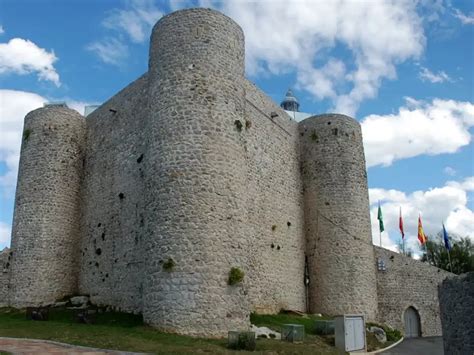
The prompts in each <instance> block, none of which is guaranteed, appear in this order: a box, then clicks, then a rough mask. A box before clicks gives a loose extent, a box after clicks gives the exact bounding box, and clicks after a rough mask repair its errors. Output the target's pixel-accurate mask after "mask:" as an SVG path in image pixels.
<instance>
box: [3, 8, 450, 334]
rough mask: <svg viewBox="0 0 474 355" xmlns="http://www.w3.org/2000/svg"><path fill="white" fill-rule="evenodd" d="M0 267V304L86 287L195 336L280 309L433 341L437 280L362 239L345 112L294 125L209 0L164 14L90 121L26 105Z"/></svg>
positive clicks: (367, 232) (359, 176)
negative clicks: (136, 69) (255, 79)
mask: <svg viewBox="0 0 474 355" xmlns="http://www.w3.org/2000/svg"><path fill="white" fill-rule="evenodd" d="M296 110H297V107H296ZM0 263H1V264H0V266H1V265H3V268H1V269H0V306H13V307H25V306H34V305H48V304H52V303H54V302H55V301H56V300H58V299H60V298H62V297H64V296H66V295H72V294H85V295H89V296H90V298H91V301H92V302H93V303H95V304H98V305H109V306H113V307H116V308H119V309H121V310H123V311H128V312H135V313H142V314H143V317H144V320H145V322H147V323H148V324H150V325H152V326H154V327H156V328H158V329H162V330H165V331H171V332H177V333H182V334H189V335H195V336H222V335H225V334H226V333H227V331H228V330H232V329H234V330H235V329H242V328H247V327H248V326H249V315H250V313H251V312H259V313H276V312H279V311H280V310H281V309H292V310H299V311H303V312H312V313H323V314H329V315H336V314H343V313H362V314H364V315H365V316H366V319H367V320H374V321H380V322H384V323H387V324H389V325H391V326H393V327H395V328H399V329H402V330H404V329H405V322H406V320H407V318H406V317H407V312H414V313H415V314H416V317H419V318H418V322H419V327H421V329H418V332H417V333H416V334H415V333H414V334H413V336H416V335H420V334H422V335H423V336H428V335H438V334H440V332H441V324H440V320H439V305H438V295H437V284H438V283H439V282H440V281H441V280H442V279H443V278H444V277H445V276H446V275H448V274H449V273H447V272H444V271H442V270H439V269H437V268H434V267H432V266H430V265H428V264H425V263H421V262H418V261H416V260H412V259H410V258H406V257H404V256H401V255H399V254H396V253H392V252H390V251H388V250H385V249H382V248H378V247H374V246H373V245H372V238H371V226H370V215H369V199H368V188H367V174H366V166H365V158H364V150H363V145H362V135H361V128H360V125H359V123H358V122H357V121H356V120H354V119H352V118H350V117H347V116H344V115H339V114H325V115H317V116H312V117H309V118H306V119H304V120H303V121H301V122H296V121H295V120H293V119H292V118H291V117H290V116H289V115H288V114H287V112H285V110H283V109H282V108H281V107H279V106H278V105H277V104H275V103H274V102H272V100H270V99H269V98H268V97H267V96H266V95H265V94H264V93H263V92H262V91H260V90H259V89H258V88H257V87H256V86H255V85H253V84H252V83H251V82H250V81H248V80H247V79H246V78H245V76H244V34H243V32H242V30H241V28H240V27H239V26H238V25H237V24H236V23H235V22H234V21H233V20H231V19H230V18H228V17H226V16H224V15H223V14H220V13H218V12H216V11H214V10H209V9H188V10H182V11H178V12H174V13H172V14H169V15H167V16H165V17H163V18H162V19H161V20H160V21H159V22H158V23H157V24H156V25H155V27H154V29H153V32H152V35H151V44H150V59H149V70H148V72H147V73H145V74H144V75H143V76H141V77H140V78H139V79H137V80H136V81H134V82H133V83H131V84H130V85H129V86H127V87H126V88H125V89H123V90H122V91H120V92H119V93H118V94H116V95H115V96H114V97H112V98H111V99H110V100H108V101H107V102H106V103H104V104H103V105H101V106H100V107H99V108H98V109H97V110H95V111H94V112H93V113H91V114H90V115H89V116H87V118H85V117H83V116H82V115H80V114H79V113H77V112H76V111H73V110H71V109H68V108H67V107H61V106H54V105H51V106H46V107H44V108H40V109H37V110H34V111H32V112H30V113H29V114H28V115H27V116H26V118H25V125H24V134H23V141H22V149H21V158H20V167H19V176H18V184H17V191H16V201H15V212H14V221H13V232H12V246H11V250H10V251H8V250H7V251H5V252H3V253H2V254H0ZM232 268H238V269H239V270H240V271H242V272H243V273H244V277H243V280H241V282H238V283H236V284H233V285H229V282H228V280H229V273H230V270H231V269H232ZM405 332H407V330H406V329H405Z"/></svg>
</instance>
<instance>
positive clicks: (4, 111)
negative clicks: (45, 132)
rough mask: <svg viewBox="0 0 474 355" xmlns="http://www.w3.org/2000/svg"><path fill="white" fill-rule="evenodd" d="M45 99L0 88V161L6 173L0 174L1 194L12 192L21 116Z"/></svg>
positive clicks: (14, 181)
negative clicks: (4, 166)
mask: <svg viewBox="0 0 474 355" xmlns="http://www.w3.org/2000/svg"><path fill="white" fill-rule="evenodd" d="M45 101H46V100H45V99H44V98H43V97H41V96H39V95H37V94H34V93H31V92H24V91H14V90H0V128H1V132H2V133H1V139H0V162H1V163H4V164H5V165H6V168H7V170H6V173H5V174H4V175H0V189H1V190H3V191H2V192H3V193H2V195H5V194H13V192H14V189H15V184H16V175H17V171H18V160H19V157H20V147H21V135H22V131H23V118H24V117H25V115H26V114H27V113H28V112H30V111H31V110H34V109H36V108H38V107H41V106H43V103H44V102H45Z"/></svg>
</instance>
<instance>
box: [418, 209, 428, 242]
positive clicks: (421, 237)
mask: <svg viewBox="0 0 474 355" xmlns="http://www.w3.org/2000/svg"><path fill="white" fill-rule="evenodd" d="M418 240H419V241H420V243H421V245H423V244H425V243H426V241H427V240H428V238H426V235H425V232H423V225H422V224H421V216H418Z"/></svg>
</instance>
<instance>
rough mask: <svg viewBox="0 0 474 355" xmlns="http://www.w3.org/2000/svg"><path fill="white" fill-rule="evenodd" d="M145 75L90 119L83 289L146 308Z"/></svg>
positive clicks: (98, 298) (126, 306)
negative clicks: (144, 298) (144, 248)
mask: <svg viewBox="0 0 474 355" xmlns="http://www.w3.org/2000/svg"><path fill="white" fill-rule="evenodd" d="M147 92H148V81H147V76H146V75H143V76H142V77H140V78H139V79H137V80H136V81H135V82H133V83H132V84H130V85H129V86H128V87H126V88H125V89H123V90H122V91H121V92H119V93H118V94H117V95H115V96H114V97H113V98H111V99H110V100H109V101H107V102H106V103H104V104H103V105H102V106H101V107H100V108H98V109H97V110H96V111H94V112H93V113H92V114H91V115H89V116H88V117H87V119H86V121H87V149H86V152H85V163H84V171H85V174H84V183H83V190H82V200H83V205H82V215H83V220H82V221H83V222H82V243H81V246H80V258H81V259H80V260H81V267H80V282H79V293H81V294H88V295H90V296H91V300H92V302H94V303H97V304H106V305H111V306H114V307H117V308H120V309H121V310H124V311H128V312H141V310H142V293H143V292H142V289H143V275H144V262H145V260H144V250H143V243H144V241H143V238H144V225H145V221H144V218H145V217H144V191H143V187H144V174H145V170H144V160H146V159H147V156H146V152H145V148H144V137H143V135H144V133H145V128H144V127H145V120H146V118H147V112H148V111H147V104H148V96H147Z"/></svg>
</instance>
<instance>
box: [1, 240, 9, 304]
mask: <svg viewBox="0 0 474 355" xmlns="http://www.w3.org/2000/svg"><path fill="white" fill-rule="evenodd" d="M10 260H11V255H10V249H9V248H5V249H3V250H1V251H0V307H7V306H8V296H9V295H8V292H9V289H10Z"/></svg>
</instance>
